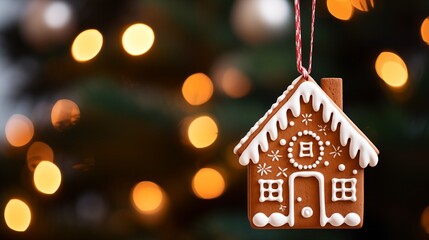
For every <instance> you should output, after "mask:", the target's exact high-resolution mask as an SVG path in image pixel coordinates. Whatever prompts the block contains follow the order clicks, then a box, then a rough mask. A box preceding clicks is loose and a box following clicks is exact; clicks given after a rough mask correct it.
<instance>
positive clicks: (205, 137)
mask: <svg viewBox="0 0 429 240" xmlns="http://www.w3.org/2000/svg"><path fill="white" fill-rule="evenodd" d="M217 135H218V127H217V124H216V122H215V121H214V120H213V119H212V118H211V117H209V116H201V117H198V118H196V119H194V120H193V121H192V122H191V124H189V128H188V138H189V141H190V142H191V143H192V145H194V146H195V147H196V148H205V147H208V146H210V145H212V144H213V143H214V141H216V138H217Z"/></svg>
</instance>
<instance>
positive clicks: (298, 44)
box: [295, 0, 316, 80]
mask: <svg viewBox="0 0 429 240" xmlns="http://www.w3.org/2000/svg"><path fill="white" fill-rule="evenodd" d="M312 1H313V2H312V7H311V35H310V53H309V59H308V69H306V68H305V67H303V66H302V39H301V11H300V8H299V5H300V0H295V46H296V67H297V69H298V72H299V73H301V74H302V76H303V77H304V79H306V80H307V79H308V76H309V75H310V73H311V65H312V63H313V39H314V22H315V19H316V0H312Z"/></svg>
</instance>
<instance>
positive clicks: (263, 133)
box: [234, 76, 378, 168]
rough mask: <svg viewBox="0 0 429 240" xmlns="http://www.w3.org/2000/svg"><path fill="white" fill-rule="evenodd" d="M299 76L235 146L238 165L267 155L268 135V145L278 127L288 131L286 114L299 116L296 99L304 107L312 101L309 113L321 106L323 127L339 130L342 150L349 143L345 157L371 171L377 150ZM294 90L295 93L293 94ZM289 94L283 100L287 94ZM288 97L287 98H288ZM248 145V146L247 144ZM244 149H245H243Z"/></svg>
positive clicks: (320, 92) (313, 84)
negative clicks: (304, 104)
mask: <svg viewBox="0 0 429 240" xmlns="http://www.w3.org/2000/svg"><path fill="white" fill-rule="evenodd" d="M301 78H302V76H299V77H298V78H297V79H295V80H294V81H293V82H292V84H291V85H290V86H289V87H288V88H287V89H286V91H284V92H283V94H282V95H281V96H280V97H278V98H277V101H276V103H274V104H273V105H272V106H271V108H270V109H269V110H268V111H267V112H266V113H265V115H264V116H263V117H262V118H261V119H259V121H258V122H256V124H255V125H254V126H253V127H252V128H251V129H250V131H249V132H248V133H247V134H246V136H244V137H243V138H242V139H241V140H240V142H239V143H238V144H237V146H235V148H234V153H235V154H239V155H240V158H239V161H240V164H241V165H244V166H245V165H247V164H249V162H250V160H252V162H253V163H258V162H259V148H260V149H261V150H262V151H263V152H267V151H268V135H269V137H270V139H271V140H272V141H275V140H277V137H278V131H279V129H278V128H279V127H280V129H281V130H285V129H287V127H288V123H289V121H288V119H287V114H286V113H287V111H291V113H292V115H293V116H294V117H298V116H299V115H300V114H301V104H300V99H301V98H302V99H303V101H304V102H305V103H308V102H309V101H310V100H311V101H312V102H311V104H312V107H313V110H314V111H316V112H318V111H319V110H320V108H321V106H322V105H323V108H322V109H323V112H322V118H323V121H324V122H325V123H327V122H329V121H330V120H332V123H331V126H330V127H331V130H332V131H336V130H337V128H338V125H339V124H340V126H339V128H340V129H339V134H340V143H341V145H342V146H343V147H345V146H346V145H347V142H348V141H349V139H350V147H349V155H350V157H351V158H352V159H355V158H356V156H357V154H358V152H359V165H360V166H361V167H362V168H366V167H367V166H368V165H370V166H371V167H374V166H376V165H377V163H378V150H377V148H376V147H375V146H374V145H373V144H372V142H371V141H370V140H369V139H368V138H367V137H366V136H365V135H364V134H363V133H362V132H361V131H360V130H359V128H357V127H356V125H354V124H353V122H352V121H351V120H350V119H349V118H348V117H347V116H346V115H345V114H344V113H343V111H342V110H341V109H339V108H338V106H337V105H336V104H335V103H334V102H333V101H332V100H331V99H330V98H329V97H328V96H327V95H326V93H325V92H324V91H323V90H322V89H321V88H320V87H319V85H317V83H316V82H315V81H314V80H313V79H311V77H310V79H309V80H308V81H300V80H301ZM293 89H295V92H293ZM292 92H293V94H292V95H291V96H290V97H289V98H288V99H287V98H286V97H287V96H288V94H289V93H292ZM289 95H290V94H289ZM249 141H250V142H249ZM246 145H247V146H246Z"/></svg>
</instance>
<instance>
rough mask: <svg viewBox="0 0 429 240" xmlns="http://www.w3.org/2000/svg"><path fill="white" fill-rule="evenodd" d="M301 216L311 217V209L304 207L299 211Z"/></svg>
mask: <svg viewBox="0 0 429 240" xmlns="http://www.w3.org/2000/svg"><path fill="white" fill-rule="evenodd" d="M301 216H302V217H304V218H309V217H311V216H313V209H312V208H311V207H305V208H303V209H302V210H301Z"/></svg>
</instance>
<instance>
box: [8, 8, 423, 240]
mask: <svg viewBox="0 0 429 240" xmlns="http://www.w3.org/2000/svg"><path fill="white" fill-rule="evenodd" d="M310 9H311V3H310V0H308V1H304V0H303V1H302V3H301V11H302V25H303V45H304V49H303V53H304V65H305V66H306V65H307V64H306V62H307V60H308V54H307V53H308V50H309V45H308V44H309V31H310V28H309V26H310V22H309V20H310ZM316 15H317V17H316V31H315V44H314V54H313V72H312V74H311V75H312V77H313V78H314V79H316V80H318V79H320V78H322V77H342V78H343V80H344V111H345V113H346V114H348V115H349V117H350V118H351V119H352V120H353V121H354V122H355V123H356V125H357V126H359V127H360V129H362V131H363V132H365V134H366V135H367V136H368V137H369V138H370V139H371V140H372V141H373V142H374V144H375V145H376V146H377V147H378V149H379V150H380V152H381V154H380V162H379V164H378V166H377V167H375V168H368V169H367V170H366V174H365V178H366V179H365V219H364V227H363V228H362V229H359V230H265V231H262V230H253V229H251V228H250V226H249V223H248V220H247V213H246V211H247V199H246V197H247V193H246V192H247V185H246V168H245V167H242V166H240V165H239V164H238V158H237V157H236V156H234V155H233V154H232V149H233V147H234V145H235V144H236V143H238V141H239V140H240V139H241V137H243V136H244V135H245V133H246V132H247V131H248V130H249V128H250V127H251V126H253V124H254V123H255V122H256V121H257V120H258V119H259V118H260V117H261V116H262V115H263V114H264V113H265V112H266V111H267V110H268V109H269V107H270V106H271V104H272V103H274V102H275V100H276V99H277V97H278V96H279V95H280V94H281V93H282V92H283V91H284V90H285V89H286V88H287V86H288V85H289V84H290V83H291V81H292V80H293V79H295V78H296V77H297V76H298V72H297V70H296V62H295V43H294V22H293V19H294V13H293V2H292V0H233V1H230V0H203V1H196V0H195V1H189V0H188V1H183V0H182V1H177V0H127V1H101V0H93V1H84V0H74V1H50V0H28V1H24V0H0V135H1V137H0V163H1V167H0V208H1V209H2V212H1V215H2V216H4V217H2V219H3V220H2V221H0V235H1V237H0V238H1V239H329V240H333V239H350V240H351V239H367V240H369V239H429V208H427V207H428V206H429V177H428V176H429V174H428V173H429V157H428V154H429V125H428V124H429V107H428V105H427V104H428V103H429V94H428V92H429V71H428V70H427V69H428V68H429V45H428V44H429V1H427V0H413V1H399V0H374V1H372V0H321V1H318V3H317V11H316ZM134 24H137V25H134ZM129 27H130V28H129ZM91 29H92V30H91ZM87 30H88V31H87ZM124 32H125V33H124ZM42 160H43V161H44V162H42V163H44V164H40V165H37V164H38V163H39V162H41V161H42ZM42 165H43V166H42ZM36 166H37V168H36V170H35V167H36ZM42 167H44V168H42ZM30 214H31V219H30Z"/></svg>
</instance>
